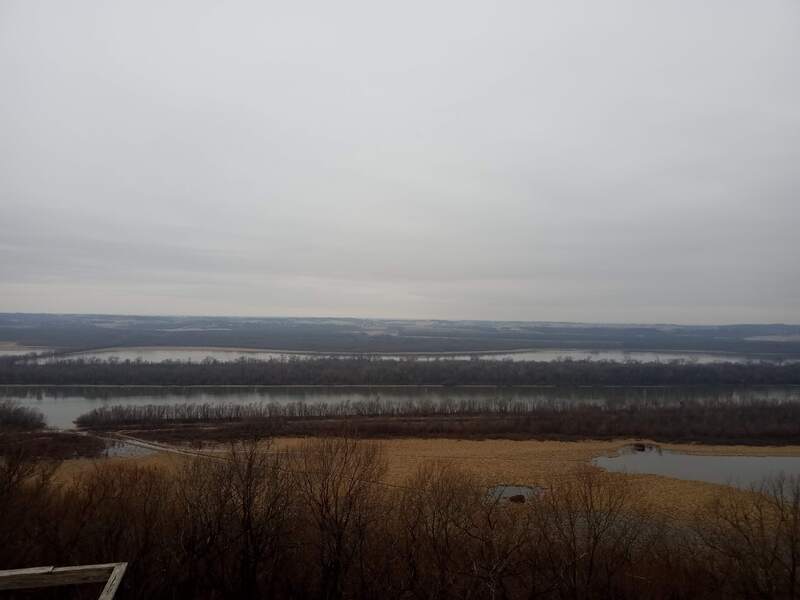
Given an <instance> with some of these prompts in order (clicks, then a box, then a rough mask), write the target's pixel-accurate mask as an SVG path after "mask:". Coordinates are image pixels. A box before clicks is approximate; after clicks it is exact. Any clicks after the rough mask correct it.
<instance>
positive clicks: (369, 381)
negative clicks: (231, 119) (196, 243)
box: [0, 357, 800, 386]
mask: <svg viewBox="0 0 800 600" xmlns="http://www.w3.org/2000/svg"><path fill="white" fill-rule="evenodd" d="M19 384H29V385H35V384H39V385H65V384H70V385H177V386H188V385H493V386H514V385H764V384H772V385H798V384H800V363H789V364H775V363H767V362H761V363H731V362H725V363H711V364H698V363H693V362H686V361H671V362H660V363H659V362H636V361H628V362H612V361H594V360H577V361H576V360H558V361H552V362H537V361H518V362H517V361H496V360H480V359H472V360H455V359H441V360H433V361H419V360H412V359H406V360H395V359H377V358H370V357H354V358H352V357H351V358H332V357H323V358H302V359H301V358H292V359H272V360H254V359H247V358H241V359H239V360H237V361H233V362H218V361H214V360H205V361H202V362H188V361H165V362H147V361H141V360H135V361H130V360H126V361H119V360H113V359H112V360H100V359H76V360H66V361H58V362H49V363H41V364H39V363H37V362H36V361H34V360H30V359H24V358H23V359H21V358H18V357H3V358H0V385H19Z"/></svg>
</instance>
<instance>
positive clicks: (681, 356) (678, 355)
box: [47, 346, 798, 364]
mask: <svg viewBox="0 0 800 600" xmlns="http://www.w3.org/2000/svg"><path fill="white" fill-rule="evenodd" d="M323 356H324V357H329V356H341V357H351V356H370V357H372V358H381V359H395V360H396V359H416V360H439V359H459V360H468V359H470V358H480V359H484V360H511V361H554V360H564V359H570V360H597V361H600V360H607V361H617V362H625V361H639V362H669V361H674V360H680V361H687V362H696V363H699V364H711V363H718V362H737V363H748V362H759V361H764V360H767V361H775V362H781V361H784V362H791V361H792V360H794V361H796V360H798V359H796V358H795V359H784V358H782V357H779V356H769V355H745V354H723V353H710V352H679V351H630V352H626V351H623V350H586V349H570V348H563V349H558V348H557V349H546V350H545V349H543V350H519V351H513V352H463V353H405V354H397V353H395V354H392V353H379V354H366V355H357V354H352V353H350V354H348V353H314V352H293V351H286V350H270V349H264V350H257V349H247V348H213V347H206V348H200V347H150V346H148V347H125V348H103V349H98V350H87V351H82V352H71V353H67V354H59V355H57V356H56V357H54V358H48V359H47V360H48V361H53V360H75V359H99V360H109V359H113V360H119V361H126V360H131V361H137V360H140V361H146V362H163V361H167V360H172V361H192V362H202V361H204V360H215V361H220V362H229V361H235V360H239V359H241V358H246V359H252V360H272V359H277V360H288V359H290V358H295V359H303V358H319V357H323Z"/></svg>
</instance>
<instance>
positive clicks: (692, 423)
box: [76, 399, 800, 444]
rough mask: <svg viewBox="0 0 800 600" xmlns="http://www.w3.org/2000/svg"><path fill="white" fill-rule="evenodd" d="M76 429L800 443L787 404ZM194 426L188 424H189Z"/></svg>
mask: <svg viewBox="0 0 800 600" xmlns="http://www.w3.org/2000/svg"><path fill="white" fill-rule="evenodd" d="M76 423H77V425H78V426H79V427H84V428H88V429H99V430H114V429H116V430H119V429H143V430H145V431H141V432H139V433H137V435H141V436H144V437H147V438H149V439H154V440H161V441H197V440H218V441H220V440H234V439H244V438H247V437H249V436H251V435H253V434H254V433H259V434H260V435H267V434H269V435H282V436H317V435H338V434H340V433H341V432H342V431H343V430H347V431H350V432H352V433H353V434H357V435H359V436H360V437H393V436H399V437H457V438H487V437H496V438H512V439H559V440H573V439H614V438H640V439H641V438H645V439H652V440H656V441H661V442H687V441H691V442H702V443H717V444H738V443H747V444H792V443H797V441H798V440H800V404H798V403H795V402H784V403H766V402H744V403H730V404H727V403H718V402H688V403H685V404H681V405H674V404H666V405H659V404H657V403H645V404H641V405H636V404H630V405H618V406H605V405H593V404H588V403H568V402H564V403H559V402H527V401H517V400H515V401H505V400H502V399H498V400H495V401H490V400H488V401H477V402H475V401H470V400H462V401H458V400H456V401H451V400H449V399H444V400H442V401H438V402H437V401H430V400H427V399H423V400H422V401H419V400H408V401H402V402H394V403H388V402H382V401H381V400H379V399H375V400H368V401H363V402H330V403H329V402H311V403H308V402H289V403H284V404H279V403H274V402H269V403H266V402H265V403H252V404H245V405H242V404H225V403H215V404H209V403H191V402H189V403H183V404H149V405H113V406H100V407H98V408H95V409H93V410H91V411H89V412H88V413H86V414H83V415H81V416H80V417H79V418H78V419H77V421H76ZM192 426H196V427H192Z"/></svg>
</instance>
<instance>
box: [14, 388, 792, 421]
mask: <svg viewBox="0 0 800 600" xmlns="http://www.w3.org/2000/svg"><path fill="white" fill-rule="evenodd" d="M3 399H10V400H13V401H15V402H17V403H19V404H22V405H24V406H29V407H33V408H37V409H39V410H40V411H42V413H44V416H45V419H46V420H47V423H48V425H50V426H52V427H59V428H70V427H74V424H73V421H74V420H75V419H76V418H77V417H78V416H80V415H82V414H84V413H86V412H89V411H90V410H92V409H94V408H98V407H100V406H104V405H107V406H111V405H118V404H126V405H148V404H183V403H186V402H192V403H198V404H202V403H208V404H220V403H222V404H240V405H246V404H253V403H262V402H263V403H276V404H288V403H297V402H301V403H306V404H316V403H327V404H341V403H350V404H351V405H352V404H358V403H366V402H372V403H374V402H375V401H376V400H379V401H380V403H381V404H401V405H413V406H415V407H426V406H431V405H435V406H446V405H453V406H461V407H464V406H465V405H466V406H467V407H470V406H474V407H480V406H486V405H487V404H489V405H492V406H493V407H494V408H495V409H497V408H500V409H502V407H503V406H506V405H508V404H512V403H520V404H524V405H534V406H562V405H569V404H577V403H584V404H592V405H598V406H606V407H609V408H617V407H624V406H628V405H637V406H641V405H657V406H663V405H680V404H682V403H686V402H702V403H711V404H715V403H722V404H742V403H748V402H754V401H759V402H767V403H782V402H800V386H752V387H714V386H709V387H697V386H695V387H680V386H678V387H564V388H560V387H544V386H543V387H516V388H493V387H462V388H458V387H373V388H369V387H359V388H347V387H344V388H342V387H172V388H166V387H148V386H132V387H103V386H98V387H92V386H87V387H69V386H64V387H59V386H52V387H25V386H20V387H14V386H8V387H0V400H3Z"/></svg>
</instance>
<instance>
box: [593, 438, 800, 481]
mask: <svg viewBox="0 0 800 600" xmlns="http://www.w3.org/2000/svg"><path fill="white" fill-rule="evenodd" d="M592 463H593V464H594V465H596V466H598V467H601V468H603V469H606V470H608V471H614V472H618V473H635V474H647V475H661V476H663V477H673V478H676V479H687V480H691V481H705V482H708V483H718V484H722V485H733V486H736V487H740V488H751V487H757V486H758V485H759V484H760V483H761V482H762V481H763V480H764V479H765V478H774V477H779V476H786V477H800V456H761V455H759V456H717V455H706V454H688V453H683V452H675V451H672V450H662V449H661V448H660V447H658V446H655V445H646V446H645V445H643V444H635V445H633V446H626V447H625V448H622V449H621V450H619V452H618V453H617V454H616V455H615V456H601V457H598V458H595V459H594V460H593V461H592Z"/></svg>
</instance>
